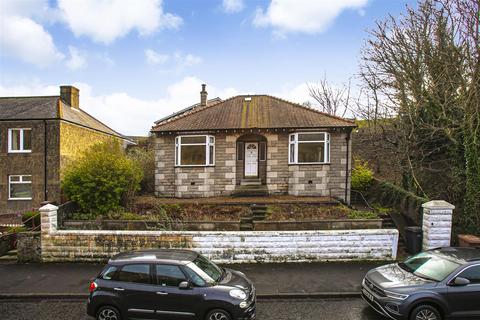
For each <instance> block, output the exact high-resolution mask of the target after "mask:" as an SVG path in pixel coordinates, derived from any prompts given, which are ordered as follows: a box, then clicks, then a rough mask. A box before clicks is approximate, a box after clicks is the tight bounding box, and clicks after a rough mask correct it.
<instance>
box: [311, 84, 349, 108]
mask: <svg viewBox="0 0 480 320" xmlns="http://www.w3.org/2000/svg"><path fill="white" fill-rule="evenodd" d="M307 86H308V92H309V95H310V97H312V98H313V99H314V100H315V101H316V102H317V104H318V105H319V107H320V109H321V110H322V111H323V112H326V113H328V114H331V115H333V116H340V117H344V116H345V114H346V113H347V110H348V109H349V103H350V87H351V81H350V80H349V81H348V83H347V84H342V85H340V86H335V85H333V84H331V83H330V82H328V81H327V78H326V76H324V78H323V80H321V81H320V82H318V83H316V84H311V83H307Z"/></svg>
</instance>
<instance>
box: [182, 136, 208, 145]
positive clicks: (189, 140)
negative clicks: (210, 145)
mask: <svg viewBox="0 0 480 320" xmlns="http://www.w3.org/2000/svg"><path fill="white" fill-rule="evenodd" d="M205 142H206V140H205V136H200V137H182V144H184V143H205Z"/></svg>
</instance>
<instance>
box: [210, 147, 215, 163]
mask: <svg viewBox="0 0 480 320" xmlns="http://www.w3.org/2000/svg"><path fill="white" fill-rule="evenodd" d="M209 152H210V154H209V157H210V159H209V160H210V163H209V164H213V161H214V160H215V154H214V152H213V146H210V151H209Z"/></svg>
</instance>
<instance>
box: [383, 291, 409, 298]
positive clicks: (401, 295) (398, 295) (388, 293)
mask: <svg viewBox="0 0 480 320" xmlns="http://www.w3.org/2000/svg"><path fill="white" fill-rule="evenodd" d="M384 292H385V295H386V296H387V297H389V298H392V299H397V300H405V299H407V298H408V294H400V293H394V292H389V291H384Z"/></svg>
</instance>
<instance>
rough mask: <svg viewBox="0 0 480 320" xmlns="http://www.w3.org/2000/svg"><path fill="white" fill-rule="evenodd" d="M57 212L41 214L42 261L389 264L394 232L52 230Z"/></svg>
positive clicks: (51, 208)
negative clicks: (144, 255)
mask: <svg viewBox="0 0 480 320" xmlns="http://www.w3.org/2000/svg"><path fill="white" fill-rule="evenodd" d="M56 210H57V207H55V206H53V205H46V206H44V207H42V208H41V209H40V211H41V214H42V241H41V245H42V260H43V261H51V262H53V261H55V262H58V261H76V262H78V261H90V262H99V261H106V260H108V258H109V257H111V256H112V255H114V254H117V253H119V252H123V251H129V250H139V249H148V248H188V249H192V250H196V251H198V252H200V253H202V254H204V255H205V256H207V257H208V258H210V259H212V260H213V261H215V262H219V263H243V262H286V261H295V262H300V261H327V260H328V261H339V260H393V259H395V258H396V255H397V244H398V231H397V230H390V229H375V230H342V231H340V230H338V231H337V230H328V231H325V230H318V231H223V232H220V231H219V232H214V231H204V232H192V231H190V232H188V231H176V232H175V231H109V230H102V231H99V230H74V231H72V230H57V214H56Z"/></svg>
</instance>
